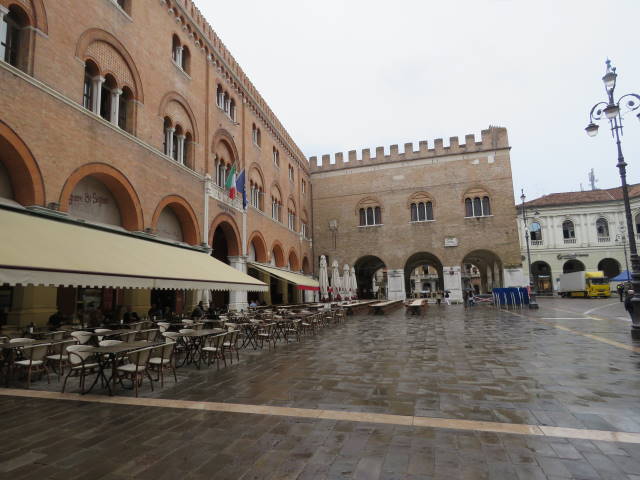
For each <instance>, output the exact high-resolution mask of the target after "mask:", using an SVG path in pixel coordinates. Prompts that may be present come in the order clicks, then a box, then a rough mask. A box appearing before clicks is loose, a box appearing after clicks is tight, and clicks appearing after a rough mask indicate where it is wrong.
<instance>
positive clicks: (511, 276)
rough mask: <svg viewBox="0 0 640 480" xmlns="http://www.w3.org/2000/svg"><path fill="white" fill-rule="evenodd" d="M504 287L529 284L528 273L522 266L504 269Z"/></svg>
mask: <svg viewBox="0 0 640 480" xmlns="http://www.w3.org/2000/svg"><path fill="white" fill-rule="evenodd" d="M503 275H504V286H505V287H526V286H527V285H529V275H528V273H525V271H524V269H522V268H508V269H507V268H505V269H504V273H503Z"/></svg>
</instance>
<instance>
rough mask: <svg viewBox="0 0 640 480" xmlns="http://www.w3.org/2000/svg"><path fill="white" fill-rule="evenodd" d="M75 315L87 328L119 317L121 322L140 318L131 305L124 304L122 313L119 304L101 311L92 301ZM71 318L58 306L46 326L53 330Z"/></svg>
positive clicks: (114, 321) (129, 321) (113, 321)
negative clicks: (106, 310) (111, 308)
mask: <svg viewBox="0 0 640 480" xmlns="http://www.w3.org/2000/svg"><path fill="white" fill-rule="evenodd" d="M77 317H78V320H79V321H80V323H81V324H82V325H86V326H87V327H88V328H95V327H99V326H100V325H102V324H108V323H117V322H118V321H119V319H120V318H121V319H122V323H135V322H139V321H140V320H141V319H140V316H139V315H138V314H137V313H136V312H134V311H133V309H132V308H131V305H127V306H126V310H125V312H124V313H123V312H122V306H121V305H119V306H118V307H116V308H115V309H114V310H111V311H108V312H102V311H101V310H100V309H99V308H97V306H96V304H95V303H94V302H90V303H89V304H88V305H87V307H86V308H84V309H80V310H79V311H78V314H77ZM72 320H73V319H72V316H71V315H65V314H64V313H63V312H62V310H60V309H59V308H58V310H56V312H55V313H54V314H53V315H51V316H50V317H49V321H48V322H47V327H49V329H50V330H52V331H55V330H58V329H59V328H60V326H61V325H63V324H65V323H70V322H71V321H72Z"/></svg>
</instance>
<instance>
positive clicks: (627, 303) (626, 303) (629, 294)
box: [624, 290, 635, 314]
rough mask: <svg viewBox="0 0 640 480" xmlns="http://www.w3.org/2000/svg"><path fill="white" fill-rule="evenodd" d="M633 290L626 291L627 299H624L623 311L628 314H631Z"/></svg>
mask: <svg viewBox="0 0 640 480" xmlns="http://www.w3.org/2000/svg"><path fill="white" fill-rule="evenodd" d="M634 293H635V292H634V291H633V290H627V298H625V299H624V309H625V310H626V311H627V312H629V313H630V314H631V313H633V305H631V299H632V298H633V294H634Z"/></svg>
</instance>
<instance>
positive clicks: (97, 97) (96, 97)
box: [91, 76, 104, 115]
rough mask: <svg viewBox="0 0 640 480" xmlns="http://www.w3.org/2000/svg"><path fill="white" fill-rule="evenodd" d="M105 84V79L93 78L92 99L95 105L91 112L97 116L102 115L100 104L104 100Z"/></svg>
mask: <svg viewBox="0 0 640 480" xmlns="http://www.w3.org/2000/svg"><path fill="white" fill-rule="evenodd" d="M103 83H104V77H101V76H97V77H93V82H92V84H91V98H92V99H93V105H92V106H91V111H92V112H93V113H95V114H96V115H100V104H101V103H102V102H101V99H102V84H103Z"/></svg>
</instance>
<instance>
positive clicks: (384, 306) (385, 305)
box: [369, 300, 402, 315]
mask: <svg viewBox="0 0 640 480" xmlns="http://www.w3.org/2000/svg"><path fill="white" fill-rule="evenodd" d="M400 305H402V300H388V301H386V302H378V303H372V304H371V305H369V309H370V313H371V314H372V315H377V314H382V315H384V314H385V313H387V312H388V311H390V310H393V309H394V308H398V307H399V306H400Z"/></svg>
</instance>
